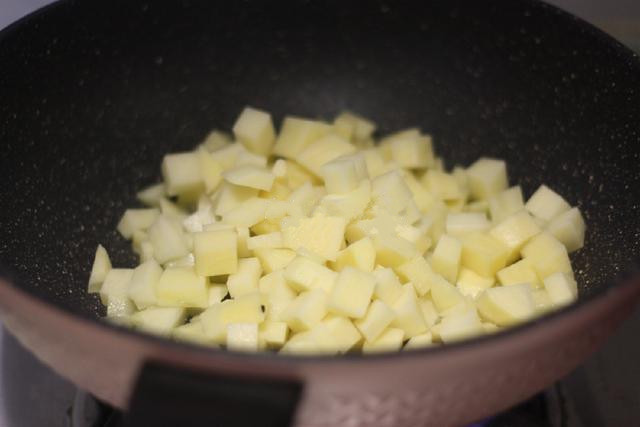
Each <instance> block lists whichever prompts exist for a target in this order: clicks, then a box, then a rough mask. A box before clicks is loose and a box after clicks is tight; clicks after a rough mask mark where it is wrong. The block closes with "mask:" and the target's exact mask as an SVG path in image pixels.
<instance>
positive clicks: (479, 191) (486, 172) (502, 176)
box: [467, 157, 508, 200]
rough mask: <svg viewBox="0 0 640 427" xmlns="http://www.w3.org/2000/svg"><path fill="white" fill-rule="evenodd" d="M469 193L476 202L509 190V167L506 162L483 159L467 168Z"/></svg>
mask: <svg viewBox="0 0 640 427" xmlns="http://www.w3.org/2000/svg"><path fill="white" fill-rule="evenodd" d="M467 177H468V178H469V191H470V192H471V197H473V198H474V199H476V200H482V199H488V198H489V197H491V196H493V195H494V194H498V193H500V192H501V191H504V190H506V189H507V184H508V181H507V165H506V163H505V162H504V160H498V159H491V158H487V157H482V158H480V159H478V160H476V161H475V162H474V163H473V164H472V165H471V166H469V167H468V168H467Z"/></svg>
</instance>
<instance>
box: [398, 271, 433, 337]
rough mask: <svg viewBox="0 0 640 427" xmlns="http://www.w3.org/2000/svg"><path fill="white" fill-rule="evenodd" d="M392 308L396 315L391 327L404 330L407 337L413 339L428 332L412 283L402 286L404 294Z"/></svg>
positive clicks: (402, 293)
mask: <svg viewBox="0 0 640 427" xmlns="http://www.w3.org/2000/svg"><path fill="white" fill-rule="evenodd" d="M391 308H392V309H393V311H394V312H395V315H396V316H395V319H393V321H392V323H391V326H393V327H394V328H399V329H401V330H403V331H404V334H405V337H407V338H411V337H413V336H415V335H420V334H422V333H425V332H427V323H426V321H425V320H424V317H422V310H421V309H420V307H419V306H418V298H417V297H416V293H415V289H414V288H413V286H412V285H411V284H410V283H407V284H405V285H403V286H402V292H401V294H400V296H399V297H398V298H397V299H396V300H395V301H394V302H393V304H392V305H391Z"/></svg>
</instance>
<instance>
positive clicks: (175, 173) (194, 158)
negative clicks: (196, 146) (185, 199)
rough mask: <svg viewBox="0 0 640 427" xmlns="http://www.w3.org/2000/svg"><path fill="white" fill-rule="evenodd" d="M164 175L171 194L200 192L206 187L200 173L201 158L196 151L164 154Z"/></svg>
mask: <svg viewBox="0 0 640 427" xmlns="http://www.w3.org/2000/svg"><path fill="white" fill-rule="evenodd" d="M162 177H163V178H164V185H165V190H166V192H167V195H169V196H177V195H179V194H186V193H198V192H200V191H202V189H203V188H204V183H203V181H202V174H201V173H200V160H199V159H198V155H197V154H196V153H195V152H187V153H177V154H168V155H166V156H164V160H163V161H162Z"/></svg>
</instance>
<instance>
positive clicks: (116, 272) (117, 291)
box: [99, 268, 133, 305]
mask: <svg viewBox="0 0 640 427" xmlns="http://www.w3.org/2000/svg"><path fill="white" fill-rule="evenodd" d="M131 276H133V269H132V268H112V269H110V270H109V271H108V272H107V274H106V276H105V278H104V282H103V283H102V287H101V288H100V291H99V292H100V300H101V301H102V304H103V305H108V304H109V301H110V300H112V299H113V300H123V299H125V298H128V295H127V294H128V291H129V283H130V282H131Z"/></svg>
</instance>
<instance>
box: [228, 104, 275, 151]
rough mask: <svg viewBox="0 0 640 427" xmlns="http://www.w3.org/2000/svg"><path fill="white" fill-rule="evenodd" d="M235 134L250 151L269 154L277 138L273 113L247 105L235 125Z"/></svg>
mask: <svg viewBox="0 0 640 427" xmlns="http://www.w3.org/2000/svg"><path fill="white" fill-rule="evenodd" d="M233 134H234V135H235V137H236V139H237V140H238V141H240V142H241V143H242V144H243V145H244V146H245V147H246V148H247V149H248V150H249V151H251V152H253V153H256V154H260V155H262V156H268V155H269V154H270V153H271V147H272V145H273V142H274V141H275V139H276V132H275V129H274V128H273V122H272V121H271V115H270V114H269V113H267V112H264V111H261V110H256V109H254V108H251V107H246V108H245V109H244V110H242V113H241V114H240V117H238V119H237V120H236V123H235V124H234V125H233Z"/></svg>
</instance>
